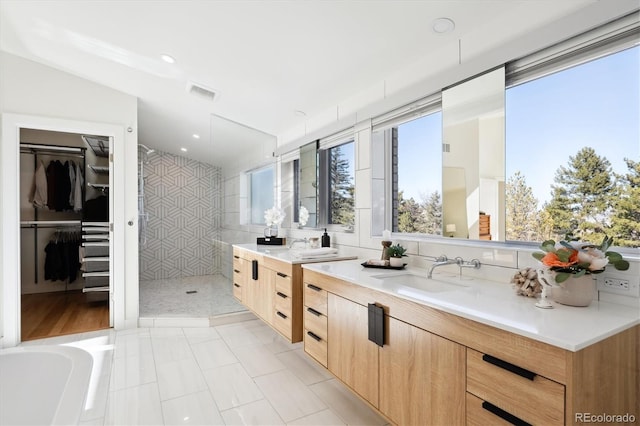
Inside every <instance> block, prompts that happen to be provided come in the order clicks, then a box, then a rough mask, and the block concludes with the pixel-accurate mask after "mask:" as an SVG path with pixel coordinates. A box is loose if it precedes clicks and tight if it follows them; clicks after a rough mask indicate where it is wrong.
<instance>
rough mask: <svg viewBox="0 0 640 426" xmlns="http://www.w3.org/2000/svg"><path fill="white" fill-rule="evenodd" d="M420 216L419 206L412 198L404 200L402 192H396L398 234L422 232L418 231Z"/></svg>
mask: <svg viewBox="0 0 640 426" xmlns="http://www.w3.org/2000/svg"><path fill="white" fill-rule="evenodd" d="M420 214H421V208H420V204H418V203H417V202H416V200H414V199H413V197H411V198H409V199H406V198H404V191H398V232H406V233H416V232H424V231H422V230H420V223H419V218H420Z"/></svg>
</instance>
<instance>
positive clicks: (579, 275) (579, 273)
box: [573, 269, 587, 278]
mask: <svg viewBox="0 0 640 426" xmlns="http://www.w3.org/2000/svg"><path fill="white" fill-rule="evenodd" d="M586 274H587V270H586V269H581V270H579V271H578V272H576V273H575V274H573V277H574V278H579V277H581V276H583V275H586Z"/></svg>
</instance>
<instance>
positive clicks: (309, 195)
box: [300, 142, 318, 228]
mask: <svg viewBox="0 0 640 426" xmlns="http://www.w3.org/2000/svg"><path fill="white" fill-rule="evenodd" d="M300 205H301V206H303V207H305V208H306V209H307V211H308V212H309V219H307V223H306V226H307V227H310V228H315V227H316V226H317V225H318V143H317V142H311V143H308V144H306V145H304V146H301V147H300Z"/></svg>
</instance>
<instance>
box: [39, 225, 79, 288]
mask: <svg viewBox="0 0 640 426" xmlns="http://www.w3.org/2000/svg"><path fill="white" fill-rule="evenodd" d="M80 243H81V234H80V232H79V231H78V230H58V231H56V233H55V234H54V235H53V237H52V238H51V241H49V243H48V244H47V246H46V247H45V249H44V252H45V261H44V279H45V280H51V281H66V280H68V281H69V283H72V282H74V281H75V280H76V279H77V277H78V271H79V270H80V255H79V251H80V250H79V249H80V245H81V244H80Z"/></svg>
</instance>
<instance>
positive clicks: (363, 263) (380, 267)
mask: <svg viewBox="0 0 640 426" xmlns="http://www.w3.org/2000/svg"><path fill="white" fill-rule="evenodd" d="M361 265H362V266H364V267H365V268H377V269H395V270H400V269H404V267H405V266H407V264H406V263H403V264H402V266H382V265H369V264H368V263H367V262H362V263H361Z"/></svg>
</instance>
